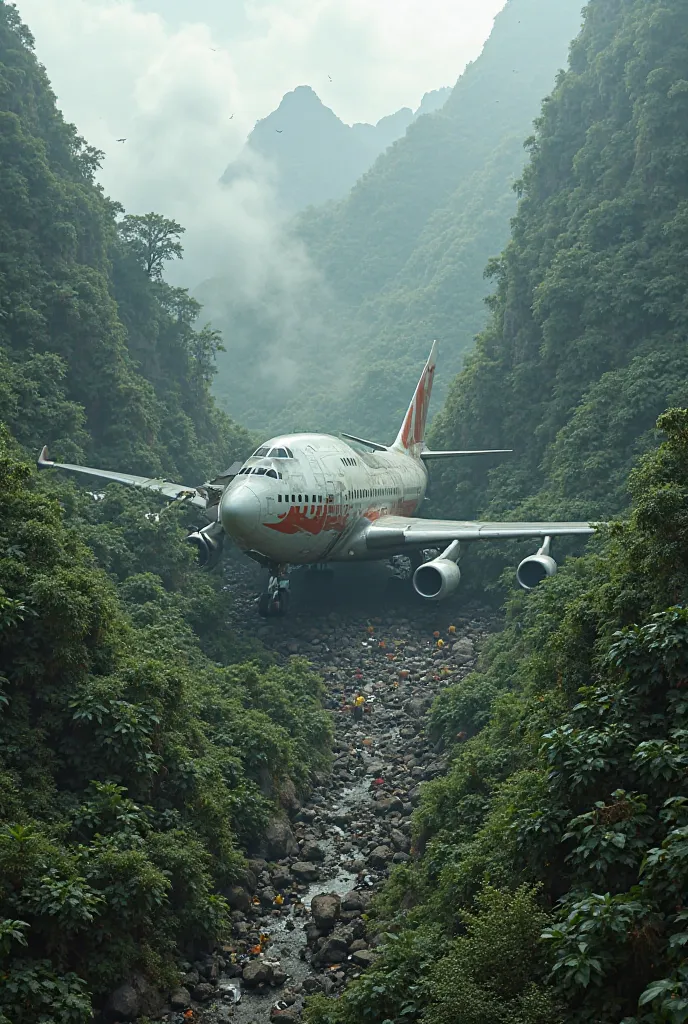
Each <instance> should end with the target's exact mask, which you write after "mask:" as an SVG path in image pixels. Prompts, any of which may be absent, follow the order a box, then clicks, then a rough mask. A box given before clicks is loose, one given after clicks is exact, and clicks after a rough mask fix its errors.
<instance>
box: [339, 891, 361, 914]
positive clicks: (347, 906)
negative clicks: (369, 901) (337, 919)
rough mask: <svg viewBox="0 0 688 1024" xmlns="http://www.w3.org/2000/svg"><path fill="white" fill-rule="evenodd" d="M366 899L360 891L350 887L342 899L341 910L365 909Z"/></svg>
mask: <svg viewBox="0 0 688 1024" xmlns="http://www.w3.org/2000/svg"><path fill="white" fill-rule="evenodd" d="M365 906H366V901H365V899H364V898H363V896H362V894H361V893H360V892H357V891H356V890H355V889H352V890H351V892H348V893H347V894H346V896H345V897H344V899H343V900H342V910H357V911H359V913H360V911H362V910H364V909H365Z"/></svg>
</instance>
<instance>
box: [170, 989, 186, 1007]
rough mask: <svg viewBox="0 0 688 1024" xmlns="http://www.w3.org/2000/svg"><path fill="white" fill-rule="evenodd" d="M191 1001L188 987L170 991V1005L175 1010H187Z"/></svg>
mask: <svg viewBox="0 0 688 1024" xmlns="http://www.w3.org/2000/svg"><path fill="white" fill-rule="evenodd" d="M190 1002H191V993H190V992H189V990H188V988H183V987H182V988H176V989H175V990H174V992H170V1006H171V1007H172V1009H173V1010H186V1009H188V1006H189V1003H190Z"/></svg>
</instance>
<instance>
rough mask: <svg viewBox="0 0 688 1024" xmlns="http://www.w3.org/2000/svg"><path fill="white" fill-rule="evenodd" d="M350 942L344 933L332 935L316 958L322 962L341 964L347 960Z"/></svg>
mask: <svg viewBox="0 0 688 1024" xmlns="http://www.w3.org/2000/svg"><path fill="white" fill-rule="evenodd" d="M347 949H348V942H347V940H346V938H344V937H343V936H342V935H331V936H330V938H329V939H327V940H326V941H325V943H324V945H323V946H322V948H321V949H320V950H319V951H318V953H317V955H316V957H314V959H317V960H319V962H320V963H321V964H341V963H342V962H343V961H344V960H346V954H347Z"/></svg>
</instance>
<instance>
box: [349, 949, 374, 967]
mask: <svg viewBox="0 0 688 1024" xmlns="http://www.w3.org/2000/svg"><path fill="white" fill-rule="evenodd" d="M375 959H376V956H375V953H373V951H372V950H370V949H358V950H356V952H355V953H352V954H351V962H352V963H354V964H356V966H357V967H370V965H371V964H373V963H375Z"/></svg>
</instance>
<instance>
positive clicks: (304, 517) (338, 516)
mask: <svg viewBox="0 0 688 1024" xmlns="http://www.w3.org/2000/svg"><path fill="white" fill-rule="evenodd" d="M263 525H264V526H267V527H269V529H271V530H276V531H277V532H278V533H286V534H291V535H293V534H296V533H310V534H311V536H312V537H317V536H318V534H320V533H328V532H331V531H335V532H336V533H342V531H343V530H344V529H345V527H346V525H347V517H346V516H345V515H344V513H343V511H342V506H341V505H310V506H309V505H292V507H291V508H290V509H289V511H288V512H284V513H283V514H282V515H281V516H279V521H278V522H276V523H264V524H263Z"/></svg>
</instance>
